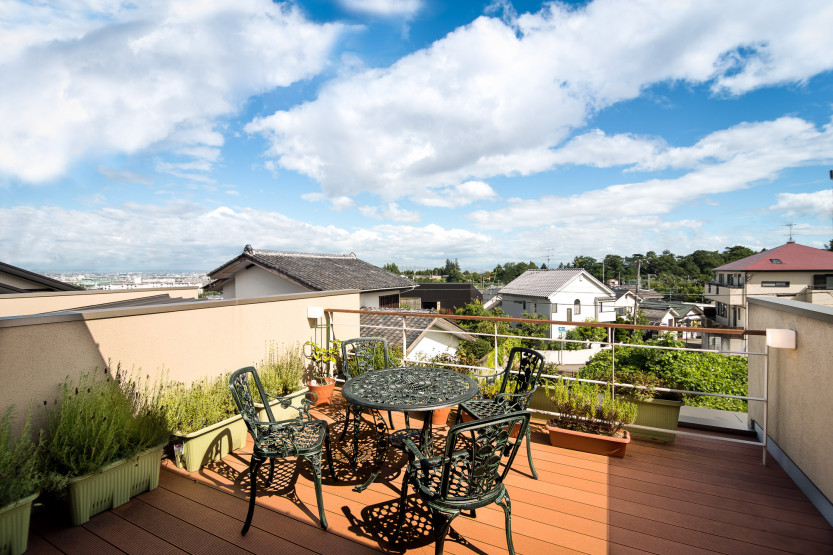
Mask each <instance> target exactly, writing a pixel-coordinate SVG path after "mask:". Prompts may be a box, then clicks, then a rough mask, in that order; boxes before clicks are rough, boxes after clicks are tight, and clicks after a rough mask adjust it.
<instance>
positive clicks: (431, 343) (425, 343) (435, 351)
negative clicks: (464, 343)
mask: <svg viewBox="0 0 833 555" xmlns="http://www.w3.org/2000/svg"><path fill="white" fill-rule="evenodd" d="M459 344H460V340H459V339H458V338H457V337H455V336H454V335H452V334H450V333H443V332H442V331H441V330H440V328H437V327H435V326H432V327H431V328H429V330H428V331H427V332H426V333H425V335H423V336H422V338H421V339H420V340H419V341H418V342H417V343H416V345H414V347H413V349H412V350H411V351H410V352H409V353H408V357H410V358H417V359H421V358H426V359H429V358H432V357H435V356H437V355H439V354H443V353H447V354H451V355H453V354H455V353H456V352H457V345H459Z"/></svg>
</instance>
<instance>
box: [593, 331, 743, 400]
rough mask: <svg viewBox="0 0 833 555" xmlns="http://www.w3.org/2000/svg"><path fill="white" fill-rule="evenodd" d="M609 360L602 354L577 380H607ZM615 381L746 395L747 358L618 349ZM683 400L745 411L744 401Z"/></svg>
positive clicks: (667, 343)
mask: <svg viewBox="0 0 833 555" xmlns="http://www.w3.org/2000/svg"><path fill="white" fill-rule="evenodd" d="M646 344H648V345H661V346H668V347H682V346H684V343H682V342H680V341H675V340H674V339H672V338H668V337H665V338H661V339H658V340H655V341H649V342H647V343H646ZM612 361H613V355H612V354H611V352H610V351H609V350H604V351H601V352H600V353H598V354H597V355H595V356H594V357H593V358H592V359H591V360H590V361H589V362H588V363H587V364H586V365H585V367H584V368H583V369H582V370H581V371H579V373H578V377H579V378H585V379H593V380H601V381H610V380H611V363H612ZM616 381H617V382H619V383H631V384H636V385H646V386H649V387H667V388H670V389H681V390H687V391H703V392H706V393H724V394H728V395H746V394H747V393H746V392H747V382H748V374H747V368H746V357H743V356H740V355H721V354H717V353H698V352H693V351H670V350H663V349H645V348H638V347H617V348H616ZM644 396H647V397H652V396H659V397H662V396H661V395H655V394H653V393H652V392H651V391H650V390H649V391H648V392H647V393H646V394H644ZM664 397H666V398H667V397H668V396H667V395H666V396H664ZM682 397H683V400H684V401H685V403H686V404H687V405H690V406H699V407H708V408H714V409H721V410H730V411H735V412H746V401H742V400H740V399H725V398H720V397H708V396H702V395H683V396H682ZM677 398H679V396H678V397H677Z"/></svg>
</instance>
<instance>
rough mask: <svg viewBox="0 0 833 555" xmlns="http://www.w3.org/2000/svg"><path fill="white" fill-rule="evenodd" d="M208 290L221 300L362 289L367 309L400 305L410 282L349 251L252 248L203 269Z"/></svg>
mask: <svg viewBox="0 0 833 555" xmlns="http://www.w3.org/2000/svg"><path fill="white" fill-rule="evenodd" d="M208 277H210V278H211V279H212V282H211V283H209V284H208V285H206V286H205V289H206V290H207V291H222V292H223V298H224V299H247V298H255V297H268V296H272V295H286V294H294V293H307V292H310V291H342V290H351V289H358V290H359V291H361V298H360V304H361V306H362V307H366V308H379V307H387V308H399V296H400V293H402V292H405V291H410V290H411V289H413V288H414V286H415V284H414V282H412V281H411V280H410V279H408V278H405V277H401V276H398V275H396V274H392V273H391V272H388V271H385V270H383V269H382V268H379V267H378V266H374V265H373V264H370V263H368V262H364V261H363V260H359V259H358V258H356V255H355V254H354V253H350V254H317V253H304V252H287V251H270V250H261V249H253V248H252V246H251V245H246V248H245V249H243V253H242V254H241V255H239V256H237V257H235V258H233V259H232V260H229V261H228V262H226V263H225V264H223V265H222V266H220V267H219V268H217V269H216V270H213V271H211V272H209V273H208Z"/></svg>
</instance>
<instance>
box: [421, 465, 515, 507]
mask: <svg viewBox="0 0 833 555" xmlns="http://www.w3.org/2000/svg"><path fill="white" fill-rule="evenodd" d="M466 455H468V453H467V452H465V451H460V452H458V453H455V454H454V455H452V458H455V459H456V460H455V462H454V464H453V466H452V467H451V468H452V472H451V474H450V476H449V486H448V493H447V494H446V496H445V497H442V496H441V495H440V488H441V487H442V478H443V458H442V457H432V458H430V459H428V463H427V464H429V465H431V466H430V468H428V470H427V471H425V470H424V469H423V468H421V467H420V466H419V462H417V463H416V464H415V465H414V466H409V467H408V472H409V473H410V474H411V476H412V478H413V479H414V483H416V484H417V486H418V487H419V489H420V491H421V494H422V496H423V500H424V501H425V502H426V503H427V504H428V505H429V506H432V507H434V508H437V509H439V510H460V509H465V510H469V509H479V508H480V507H485V506H486V505H490V504H491V503H494V502H495V500H496V499H498V498H500V497H501V496H503V491H504V488H503V485H502V484H497V483H496V480H494V477H496V476H497V475H495V476H494V477H491V476H490V477H489V478H488V479H487V480H488V483H483V479H482V477H481V479H480V480H479V481H478V482H477V483H473V482H472V478H471V473H470V469H471V465H470V463H469V460H468V457H467V456H466Z"/></svg>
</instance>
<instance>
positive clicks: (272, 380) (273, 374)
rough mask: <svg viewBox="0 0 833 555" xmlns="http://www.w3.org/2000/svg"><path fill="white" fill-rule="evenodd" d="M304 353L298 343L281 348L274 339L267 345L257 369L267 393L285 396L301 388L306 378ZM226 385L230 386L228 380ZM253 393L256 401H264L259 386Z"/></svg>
mask: <svg viewBox="0 0 833 555" xmlns="http://www.w3.org/2000/svg"><path fill="white" fill-rule="evenodd" d="M302 354H303V353H302V351H301V348H300V347H299V346H298V345H297V344H296V345H295V346H294V347H287V348H281V347H279V346H278V345H277V344H276V343H275V342H274V341H272V342H270V343H269V344H268V345H267V348H266V354H265V355H264V357H263V361H262V362H261V363H260V365H259V366H258V369H257V374H258V376H260V383H261V385H263V389H264V391H266V393H268V394H269V395H275V396H283V395H289V394H290V393H295V392H296V391H298V390H300V389H301V387H302V386H303V380H304V359H303V356H302ZM226 387H227V388H228V380H226ZM252 394H253V396H254V401H255V402H256V403H260V402H262V401H261V399H260V392H259V391H257V388H254V389H253V390H252Z"/></svg>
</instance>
